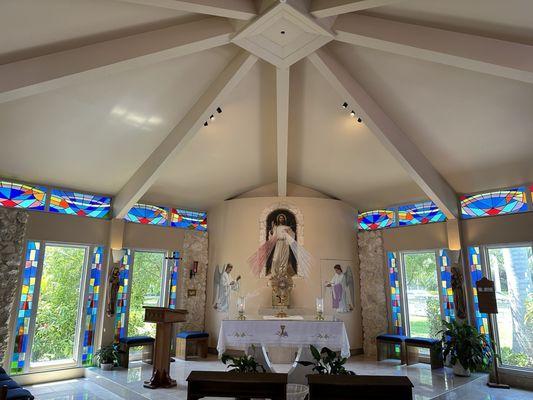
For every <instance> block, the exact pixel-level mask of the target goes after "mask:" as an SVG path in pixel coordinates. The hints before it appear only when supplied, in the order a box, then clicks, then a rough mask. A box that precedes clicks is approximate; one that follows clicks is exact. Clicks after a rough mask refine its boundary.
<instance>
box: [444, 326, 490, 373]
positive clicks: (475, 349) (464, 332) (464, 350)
mask: <svg viewBox="0 0 533 400" xmlns="http://www.w3.org/2000/svg"><path fill="white" fill-rule="evenodd" d="M442 324H443V329H442V330H441V331H440V332H439V333H441V334H442V342H443V344H444V358H445V359H447V357H448V356H449V357H450V363H451V364H452V365H453V372H454V374H455V375H457V376H470V373H471V372H472V371H480V370H487V369H488V368H489V367H490V365H491V364H492V361H493V359H494V353H493V351H492V348H491V346H490V344H489V342H488V341H487V337H486V335H484V334H482V333H479V332H478V331H477V329H476V328H474V327H473V326H471V325H469V324H467V323H466V322H464V323H459V322H457V321H455V320H454V321H452V322H447V321H442Z"/></svg>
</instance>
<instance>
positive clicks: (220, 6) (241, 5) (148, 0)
mask: <svg viewBox="0 0 533 400" xmlns="http://www.w3.org/2000/svg"><path fill="white" fill-rule="evenodd" d="M120 1H123V2H126V3H135V4H142V5H145V6H154V7H161V8H167V9H171V10H177V11H186V12H191V13H197V14H209V15H215V16H217V17H226V18H234V19H243V20H249V19H252V18H254V17H255V16H256V15H257V11H256V9H255V5H254V3H253V1H252V0H224V1H221V0H187V1H183V0H120Z"/></svg>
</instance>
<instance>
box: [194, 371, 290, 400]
mask: <svg viewBox="0 0 533 400" xmlns="http://www.w3.org/2000/svg"><path fill="white" fill-rule="evenodd" d="M187 382H188V387H187V400H198V399H201V398H202V397H231V398H238V399H250V398H252V397H253V398H267V399H272V400H285V399H286V398H287V374H270V373H264V374H263V373H259V374H253V373H246V374H242V373H238V372H221V371H192V372H191V373H190V374H189V377H188V378H187Z"/></svg>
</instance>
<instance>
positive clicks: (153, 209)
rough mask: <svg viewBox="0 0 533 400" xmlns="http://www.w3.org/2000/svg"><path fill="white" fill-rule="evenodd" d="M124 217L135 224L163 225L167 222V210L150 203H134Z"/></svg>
mask: <svg viewBox="0 0 533 400" xmlns="http://www.w3.org/2000/svg"><path fill="white" fill-rule="evenodd" d="M124 219H125V220H126V221H129V222H135V223H137V224H144V225H162V226H165V225H167V224H168V211H167V209H166V208H164V207H158V206H152V205H150V204H135V205H134V206H133V207H132V208H131V209H130V210H129V211H128V213H127V214H126V216H125V217H124Z"/></svg>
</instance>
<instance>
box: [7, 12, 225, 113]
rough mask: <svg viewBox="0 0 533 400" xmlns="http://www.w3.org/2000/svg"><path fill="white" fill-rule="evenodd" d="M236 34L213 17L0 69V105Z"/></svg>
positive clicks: (215, 43)
mask: <svg viewBox="0 0 533 400" xmlns="http://www.w3.org/2000/svg"><path fill="white" fill-rule="evenodd" d="M232 33H233V27H232V26H231V24H230V23H229V22H228V21H227V20H226V19H223V18H211V17H210V18H205V19H203V20H200V21H196V22H191V23H187V24H183V25H177V26H172V27H169V28H164V29H158V30H154V31H149V32H145V33H140V34H136V35H132V36H127V37H124V38H119V39H114V40H109V41H105V42H99V43H95V44H91V45H88V46H83V47H79V48H76V49H72V50H66V51H61V52H58V53H52V54H48V55H44V56H41V57H35V58H30V59H27V60H22V61H17V62H13V63H9V64H4V65H0V103H3V102H6V101H11V100H16V99H19V98H22V97H26V96H31V95H35V94H39V93H42V92H45V91H48V90H53V89H57V88H59V87H62V86H65V85H68V84H73V83H78V82H82V81H87V80H89V79H94V78H97V77H101V76H105V75H108V74H110V73H115V72H121V71H126V70H129V69H132V68H138V67H142V66H146V65H149V64H153V63H157V62H161V61H165V60H169V59H172V58H176V57H181V56H184V55H187V54H192V53H196V52H199V51H202V50H207V49H210V48H213V47H217V46H221V45H224V44H227V43H229V42H230V36H231V34H232Z"/></svg>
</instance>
